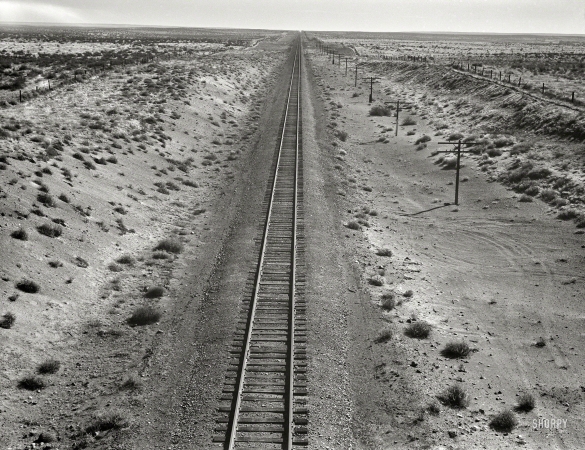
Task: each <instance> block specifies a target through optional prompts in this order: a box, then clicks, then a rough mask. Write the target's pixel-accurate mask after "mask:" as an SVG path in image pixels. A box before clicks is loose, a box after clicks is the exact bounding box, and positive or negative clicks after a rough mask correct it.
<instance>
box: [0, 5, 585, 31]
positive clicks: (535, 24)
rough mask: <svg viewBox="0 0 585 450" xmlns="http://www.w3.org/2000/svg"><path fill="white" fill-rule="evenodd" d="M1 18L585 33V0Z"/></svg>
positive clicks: (110, 11) (0, 16)
mask: <svg viewBox="0 0 585 450" xmlns="http://www.w3.org/2000/svg"><path fill="white" fill-rule="evenodd" d="M0 22H51V23H55V22H57V23H100V24H131V25H165V26H187V27H228V28H269V29H287V30H340V31H459V32H465V31H467V32H499V33H563V34H585V1H584V0H0Z"/></svg>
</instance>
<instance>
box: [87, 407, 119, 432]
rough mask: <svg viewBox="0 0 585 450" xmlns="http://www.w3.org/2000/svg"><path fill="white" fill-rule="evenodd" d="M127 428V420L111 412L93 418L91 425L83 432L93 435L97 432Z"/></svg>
mask: <svg viewBox="0 0 585 450" xmlns="http://www.w3.org/2000/svg"><path fill="white" fill-rule="evenodd" d="M127 426H128V419H126V417H124V416H123V415H122V414H120V413H117V412H112V413H109V414H104V415H101V416H98V417H95V418H94V419H93V420H92V421H91V423H90V424H89V425H88V426H87V427H86V428H85V432H86V433H88V434H93V433H96V432H99V431H108V430H119V429H120V428H124V427H127Z"/></svg>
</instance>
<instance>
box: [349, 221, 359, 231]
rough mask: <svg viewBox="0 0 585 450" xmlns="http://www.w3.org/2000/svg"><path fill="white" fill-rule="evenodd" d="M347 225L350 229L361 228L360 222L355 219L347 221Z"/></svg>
mask: <svg viewBox="0 0 585 450" xmlns="http://www.w3.org/2000/svg"><path fill="white" fill-rule="evenodd" d="M345 226H346V228H349V229H350V230H359V229H360V228H361V226H360V224H359V223H358V222H356V221H355V220H350V221H349V222H347V224H346V225H345Z"/></svg>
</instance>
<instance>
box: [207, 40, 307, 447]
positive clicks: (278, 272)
mask: <svg viewBox="0 0 585 450" xmlns="http://www.w3.org/2000/svg"><path fill="white" fill-rule="evenodd" d="M294 51H295V54H294V62H293V70H292V73H291V77H290V84H289V87H288V97H287V102H286V109H285V113H284V120H283V124H282V133H281V135H280V145H279V147H278V151H277V154H276V156H275V159H276V161H275V164H274V165H275V170H274V173H273V174H272V177H271V180H270V182H269V189H268V191H267V193H266V196H265V198H264V202H263V212H264V213H265V217H266V220H265V222H264V224H263V228H262V232H261V237H260V239H258V242H257V246H258V254H259V258H258V265H257V267H256V268H255V269H254V271H253V273H252V274H251V276H250V278H249V280H248V285H247V287H246V294H245V297H244V299H243V304H242V309H241V312H240V317H239V320H238V328H237V331H236V334H235V338H234V342H233V344H232V346H231V348H230V355H229V356H230V360H229V367H228V372H227V375H226V380H225V385H224V389H223V395H222V398H221V401H222V404H221V406H220V413H221V417H220V418H219V419H218V425H217V428H216V432H217V436H216V437H215V438H214V442H216V443H221V444H223V448H224V449H229V450H231V449H244V448H256V449H258V448H262V449H269V448H270V449H272V448H274V449H293V448H296V447H298V446H305V445H307V427H306V425H307V415H308V413H307V409H306V386H307V385H306V319H305V301H304V274H303V272H304V264H303V262H302V261H303V253H304V239H303V217H302V200H303V194H302V181H303V178H302V153H301V151H302V148H301V70H302V67H301V58H302V47H301V42H300V38H299V42H298V44H296V48H295V50H294Z"/></svg>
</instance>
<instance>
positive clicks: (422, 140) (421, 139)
mask: <svg viewBox="0 0 585 450" xmlns="http://www.w3.org/2000/svg"><path fill="white" fill-rule="evenodd" d="M430 140H431V137H430V136H427V135H426V134H423V135H422V136H421V137H419V138H418V139H417V140H416V141H414V145H419V144H424V143H425V142H429V141H430Z"/></svg>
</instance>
